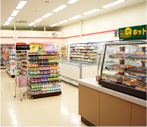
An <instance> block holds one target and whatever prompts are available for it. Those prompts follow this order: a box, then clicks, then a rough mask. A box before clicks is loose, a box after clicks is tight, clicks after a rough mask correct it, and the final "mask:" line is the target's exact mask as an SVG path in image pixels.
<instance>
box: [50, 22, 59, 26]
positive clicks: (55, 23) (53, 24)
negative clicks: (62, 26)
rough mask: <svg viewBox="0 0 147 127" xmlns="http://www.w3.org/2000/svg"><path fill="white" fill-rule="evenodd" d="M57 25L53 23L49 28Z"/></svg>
mask: <svg viewBox="0 0 147 127" xmlns="http://www.w3.org/2000/svg"><path fill="white" fill-rule="evenodd" d="M57 25H58V23H55V24H52V25H50V27H54V26H57Z"/></svg>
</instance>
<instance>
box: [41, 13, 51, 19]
mask: <svg viewBox="0 0 147 127" xmlns="http://www.w3.org/2000/svg"><path fill="white" fill-rule="evenodd" d="M52 14H53V13H47V14H45V15H44V16H42V18H47V17H49V16H51V15H52Z"/></svg>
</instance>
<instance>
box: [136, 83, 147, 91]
mask: <svg viewBox="0 0 147 127" xmlns="http://www.w3.org/2000/svg"><path fill="white" fill-rule="evenodd" d="M135 89H137V90H140V91H144V92H147V85H146V83H142V84H139V85H137V86H136V87H135Z"/></svg>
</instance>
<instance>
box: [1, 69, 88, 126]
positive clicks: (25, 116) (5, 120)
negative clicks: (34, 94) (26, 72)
mask: <svg viewBox="0 0 147 127" xmlns="http://www.w3.org/2000/svg"><path fill="white" fill-rule="evenodd" d="M61 86H62V94H61V95H59V96H54V97H46V98H40V99H31V100H30V99H29V98H28V96H26V97H24V98H23V101H20V98H19V91H17V92H18V94H17V95H18V96H17V97H16V98H14V89H15V78H10V76H9V75H8V74H7V73H6V71H5V70H1V126H86V125H85V124H84V123H82V122H81V118H80V116H79V115H78V88H77V87H74V86H72V85H69V84H66V83H63V82H62V83H61Z"/></svg>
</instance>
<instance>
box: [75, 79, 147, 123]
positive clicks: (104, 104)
mask: <svg viewBox="0 0 147 127" xmlns="http://www.w3.org/2000/svg"><path fill="white" fill-rule="evenodd" d="M77 82H78V84H79V114H80V115H81V120H82V121H83V122H84V123H86V124H87V125H90V126H92V125H95V126H146V125H147V124H146V112H147V101H145V100H142V99H139V98H136V97H133V96H130V95H127V94H124V93H120V92H117V91H114V90H111V89H108V88H105V87H102V86H101V85H99V84H98V82H97V81H96V79H95V78H87V79H79V80H78V81H77Z"/></svg>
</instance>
